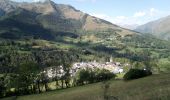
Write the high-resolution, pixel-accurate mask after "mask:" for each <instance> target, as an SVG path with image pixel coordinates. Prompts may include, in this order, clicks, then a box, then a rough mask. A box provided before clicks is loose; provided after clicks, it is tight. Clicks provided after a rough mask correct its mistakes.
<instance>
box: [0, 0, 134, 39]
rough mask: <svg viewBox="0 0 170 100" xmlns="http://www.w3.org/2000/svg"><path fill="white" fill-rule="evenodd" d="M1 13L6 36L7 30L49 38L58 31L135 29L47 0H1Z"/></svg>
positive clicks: (126, 32) (122, 32)
mask: <svg viewBox="0 0 170 100" xmlns="http://www.w3.org/2000/svg"><path fill="white" fill-rule="evenodd" d="M0 16H1V17H0V26H1V27H0V29H1V30H3V31H1V32H0V34H1V35H2V36H4V35H5V37H6V36H7V35H6V34H7V33H9V30H10V34H13V35H16V34H17V35H19V36H20V35H21V34H22V35H24V36H25V35H31V36H32V35H35V36H36V37H37V36H39V37H44V36H47V37H50V38H52V37H55V35H56V34H57V33H58V32H70V33H76V32H77V33H78V32H82V31H91V32H92V31H107V30H113V31H114V32H116V33H117V34H119V35H121V36H126V35H132V34H136V32H133V31H130V30H128V29H123V28H121V27H119V26H117V25H114V24H112V23H110V22H108V21H105V20H102V19H99V18H96V17H93V16H90V15H89V14H86V13H83V12H81V11H79V10H77V9H75V8H74V7H72V6H70V5H64V4H56V3H54V2H53V1H50V0H45V1H44V2H33V3H27V2H22V3H18V2H13V1H10V0H1V1H0ZM7 26H8V27H7ZM35 27H36V28H35ZM31 28H33V29H31ZM30 30H31V31H30ZM19 33H21V34H19ZM23 33H24V34H23ZM41 35H43V36H41ZM8 36H9V35H8ZM10 37H11V36H10ZM16 37H18V36H16Z"/></svg>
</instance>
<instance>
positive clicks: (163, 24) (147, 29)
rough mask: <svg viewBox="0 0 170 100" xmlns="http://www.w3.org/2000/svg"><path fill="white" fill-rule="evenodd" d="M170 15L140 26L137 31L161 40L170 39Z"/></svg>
mask: <svg viewBox="0 0 170 100" xmlns="http://www.w3.org/2000/svg"><path fill="white" fill-rule="evenodd" d="M169 24H170V15H169V16H166V17H163V18H160V19H158V20H155V21H151V22H148V23H146V24H144V25H141V26H138V27H137V28H136V29H135V31H138V32H141V33H150V34H153V35H155V36H157V37H159V38H161V39H165V40H168V39H170V27H169Z"/></svg>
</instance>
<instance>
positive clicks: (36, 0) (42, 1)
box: [34, 0, 52, 3]
mask: <svg viewBox="0 0 170 100" xmlns="http://www.w3.org/2000/svg"><path fill="white" fill-rule="evenodd" d="M34 2H41V3H49V2H52V1H51V0H34Z"/></svg>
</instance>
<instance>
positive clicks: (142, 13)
mask: <svg viewBox="0 0 170 100" xmlns="http://www.w3.org/2000/svg"><path fill="white" fill-rule="evenodd" d="M145 15H146V12H141V11H140V12H136V13H135V14H134V15H133V16H134V17H143V16H145Z"/></svg>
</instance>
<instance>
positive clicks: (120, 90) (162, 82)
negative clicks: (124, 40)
mask: <svg viewBox="0 0 170 100" xmlns="http://www.w3.org/2000/svg"><path fill="white" fill-rule="evenodd" d="M109 83H110V88H109V90H108V95H109V96H112V97H113V96H114V97H117V98H118V100H170V74H161V75H152V76H149V77H145V78H141V79H137V80H132V81H122V80H111V81H109ZM103 86H104V84H103V83H95V84H90V85H85V86H80V87H74V88H69V89H64V90H57V91H51V92H47V93H42V94H36V95H28V96H20V97H17V99H14V98H13V99H10V98H7V99H4V100H104V99H103V94H104V89H103V88H102V87H103ZM111 100H113V99H111Z"/></svg>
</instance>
